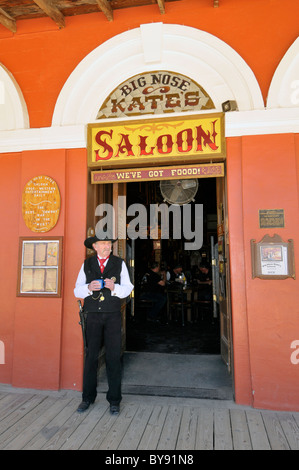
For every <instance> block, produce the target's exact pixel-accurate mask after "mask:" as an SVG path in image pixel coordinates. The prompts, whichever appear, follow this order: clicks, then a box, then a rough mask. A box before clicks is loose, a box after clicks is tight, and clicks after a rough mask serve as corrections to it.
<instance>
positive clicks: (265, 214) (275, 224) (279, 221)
mask: <svg viewBox="0 0 299 470" xmlns="http://www.w3.org/2000/svg"><path fill="white" fill-rule="evenodd" d="M259 225H260V228H283V227H284V209H260V210H259Z"/></svg>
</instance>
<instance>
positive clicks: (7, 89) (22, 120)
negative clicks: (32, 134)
mask: <svg viewBox="0 0 299 470" xmlns="http://www.w3.org/2000/svg"><path fill="white" fill-rule="evenodd" d="M28 127H29V117H28V111H27V106H26V103H25V100H24V97H23V94H22V92H21V89H20V87H19V85H18V84H17V82H16V80H15V79H14V77H13V75H12V74H11V73H10V72H9V71H8V70H7V68H6V67H4V65H2V64H0V131H2V130H12V129H26V128H28Z"/></svg>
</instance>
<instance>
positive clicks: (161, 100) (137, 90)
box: [97, 71, 215, 119]
mask: <svg viewBox="0 0 299 470" xmlns="http://www.w3.org/2000/svg"><path fill="white" fill-rule="evenodd" d="M206 109H215V105H214V103H213V101H212V100H211V98H210V96H209V95H208V93H207V92H206V91H205V90H204V89H203V88H202V87H201V86H200V85H198V84H197V83H196V82H195V81H194V80H191V79H190V78H189V77H186V76H185V75H181V74H178V73H173V72H167V71H159V72H145V73H143V74H138V75H135V76H134V77H131V78H129V79H128V80H126V81H125V82H123V83H121V84H120V85H119V86H118V87H117V88H116V89H115V90H114V91H113V92H112V93H111V94H110V95H109V97H108V98H107V99H106V100H105V102H104V104H103V105H102V107H101V109H100V110H99V112H98V114H97V119H104V118H109V119H110V118H122V117H125V116H140V115H142V114H163V113H167V114H169V113H174V112H176V113H177V112H184V111H199V110H206Z"/></svg>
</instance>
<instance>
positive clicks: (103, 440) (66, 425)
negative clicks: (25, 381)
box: [0, 386, 299, 452]
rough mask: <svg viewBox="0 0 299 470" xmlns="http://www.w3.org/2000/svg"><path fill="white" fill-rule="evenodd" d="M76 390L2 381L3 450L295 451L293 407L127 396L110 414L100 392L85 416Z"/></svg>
mask: <svg viewBox="0 0 299 470" xmlns="http://www.w3.org/2000/svg"><path fill="white" fill-rule="evenodd" d="M80 397H81V394H79V393H78V392H39V391H32V390H22V389H21V390H16V389H13V391H12V390H11V389H9V387H8V388H7V389H6V388H5V386H4V387H3V386H1V387H0V449H1V450H19V449H24V450H25V449H31V450H33V449H35V450H56V449H61V450H67V449H74V450H77V449H82V450H92V449H101V450H106V451H107V450H111V451H116V450H125V451H135V450H151V451H152V450H155V451H161V452H163V451H165V452H167V451H174V450H178V451H185V452H191V451H193V450H228V449H233V450H241V449H244V450H271V449H272V450H298V449H299V413H295V412H274V411H264V410H255V409H252V408H249V407H242V406H238V405H236V404H235V403H234V402H231V401H221V400H216V401H213V400H199V399H187V398H171V397H170V398H168V397H153V396H141V395H138V396H133V395H125V396H124V397H123V401H122V403H121V413H120V414H119V416H111V415H110V413H109V407H108V404H107V402H106V400H105V395H104V394H99V395H98V398H97V400H96V402H95V404H94V405H92V406H91V407H90V409H89V410H88V411H87V412H86V413H83V414H79V413H77V412H76V408H77V406H78V404H79V402H80V401H81V398H80Z"/></svg>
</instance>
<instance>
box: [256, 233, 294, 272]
mask: <svg viewBox="0 0 299 470" xmlns="http://www.w3.org/2000/svg"><path fill="white" fill-rule="evenodd" d="M251 261H252V277H253V278H255V277H258V278H260V279H287V278H288V277H292V278H293V279H295V263H294V245H293V240H288V241H287V242H284V241H283V240H282V239H281V237H280V236H279V235H277V234H276V235H274V236H273V237H270V235H265V236H264V237H263V239H262V240H261V241H260V242H258V243H256V241H255V240H251Z"/></svg>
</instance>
